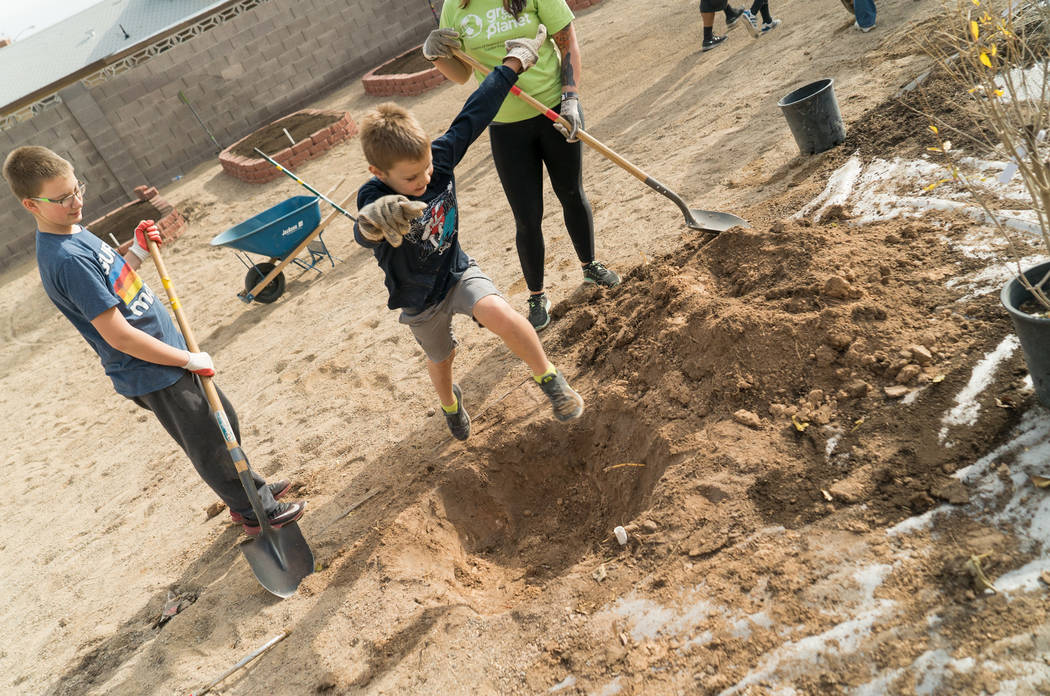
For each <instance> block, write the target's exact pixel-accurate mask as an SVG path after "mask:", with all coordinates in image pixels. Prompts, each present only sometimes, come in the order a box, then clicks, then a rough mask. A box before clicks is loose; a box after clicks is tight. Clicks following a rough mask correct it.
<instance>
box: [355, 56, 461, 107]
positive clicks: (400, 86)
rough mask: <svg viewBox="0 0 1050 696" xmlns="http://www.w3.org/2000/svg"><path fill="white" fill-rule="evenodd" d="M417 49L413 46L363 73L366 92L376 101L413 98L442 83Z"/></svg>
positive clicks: (439, 73)
mask: <svg viewBox="0 0 1050 696" xmlns="http://www.w3.org/2000/svg"><path fill="white" fill-rule="evenodd" d="M420 48H421V47H420V46H414V47H413V48H411V49H409V50H407V51H405V52H404V53H402V54H400V55H398V56H395V57H394V58H391V59H390V60H388V61H386V62H385V63H383V64H382V65H380V66H379V67H377V68H374V69H373V70H370V71H369V72H368V73H366V74H365V76H364V77H362V78H361V84H362V85H363V86H364V88H365V92H366V93H368V94H371V95H372V96H375V97H391V96H395V95H402V96H415V95H418V94H422V93H423V92H426V91H427V90H429V89H433V88H434V87H437V86H438V85H440V84H441V83H442V82H444V81H445V76H444V75H442V74H441V72H440V71H439V70H438V69H437V68H435V67H434V64H433V63H431V62H430V61H429V60H427V59H426V58H424V57H423V54H422V53H421V52H420Z"/></svg>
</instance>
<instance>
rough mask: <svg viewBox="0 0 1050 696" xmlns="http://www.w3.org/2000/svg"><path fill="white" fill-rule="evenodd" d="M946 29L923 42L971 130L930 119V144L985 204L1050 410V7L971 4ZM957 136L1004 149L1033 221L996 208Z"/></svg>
mask: <svg viewBox="0 0 1050 696" xmlns="http://www.w3.org/2000/svg"><path fill="white" fill-rule="evenodd" d="M944 26H945V28H944V29H942V30H940V31H937V32H933V33H931V34H929V35H927V36H926V37H925V39H924V41H923V48H924V49H925V50H926V52H927V54H928V55H930V56H931V57H933V58H934V61H935V63H936V69H937V70H939V71H941V72H942V73H943V74H945V75H947V76H948V77H949V78H950V80H951V82H952V83H953V84H955V85H956V86H958V87H959V88H960V89H959V92H960V93H961V94H963V95H965V98H964V99H962V100H961V101H962V103H961V104H960V105H959V106H960V107H961V108H962V111H963V113H964V115H965V120H966V121H967V122H968V126H969V127H959V126H958V125H953V124H949V123H946V122H944V121H943V120H938V119H937V118H934V119H933V120H934V123H932V124H931V125H930V131H931V132H932V133H933V134H935V135H936V137H937V143H936V145H935V146H934V147H931V148H929V149H930V150H932V151H934V152H938V153H941V154H942V155H943V156H944V157H945V158H947V160H948V162H949V166H950V169H951V174H952V178H953V180H954V181H955V182H957V183H959V184H960V185H961V186H962V187H963V188H964V189H965V190H966V191H967V192H968V193H969V194H970V195H971V196H972V197H973V199H974V200H975V201H976V202H977V203H978V205H980V206H981V208H982V209H983V210H984V213H985V218H986V220H988V221H989V222H991V223H992V224H993V225H994V226H995V229H996V230H997V232H998V233H999V235H1000V237H1001V239H1002V242H1003V246H1002V248H1003V250H1004V253H1005V254H1006V258H1007V262H1008V264H1009V266H1010V268H1011V269H1012V272H1013V273H1012V278H1011V279H1010V280H1009V282H1007V284H1006V286H1005V287H1004V288H1003V289H1002V292H1001V294H1000V299H1001V300H1002V303H1003V306H1004V307H1005V308H1006V311H1007V312H1008V313H1009V315H1010V318H1011V320H1012V321H1013V325H1014V330H1015V332H1016V333H1017V336H1018V338H1019V339H1020V342H1021V348H1022V350H1023V352H1024V356H1025V362H1026V363H1027V365H1028V371H1029V373H1030V374H1031V377H1032V382H1033V384H1034V386H1035V392H1036V397H1037V398H1038V399H1039V401H1040V403H1042V404H1043V405H1044V406H1047V407H1050V217H1048V215H1050V84H1048V83H1047V76H1048V74H1050V63H1048V62H1047V50H1046V47H1047V42H1048V41H1050V9H1048V8H1047V7H1046V6H1045V5H1042V4H1038V3H1036V4H1031V5H1012V4H1011V5H1008V6H1006V9H1005V11H1004V10H1003V8H1002V7H1000V6H998V5H996V6H994V7H992V6H989V5H988V4H987V3H986V2H985V0H965V2H961V3H960V4H959V5H958V9H957V11H956V12H953V13H947V18H946V20H945V25H944ZM952 138H955V139H956V143H957V144H961V143H965V144H966V145H976V146H977V147H978V148H982V149H985V150H995V151H998V152H999V153H1002V155H1003V156H1004V157H1005V159H1006V160H1008V161H1009V164H1008V165H1007V167H1006V169H1005V170H1004V171H1003V173H1002V174H1001V175H1000V177H999V181H1000V182H1002V183H1005V182H1007V181H1009V180H1010V179H1011V178H1012V177H1014V176H1020V178H1021V181H1022V182H1023V184H1024V188H1025V190H1026V191H1027V194H1028V197H1029V198H1030V206H1031V210H1032V212H1033V213H1034V218H1035V221H1034V222H1032V223H1028V224H1027V225H1025V224H1017V221H1016V220H1007V219H1005V218H1004V216H1003V215H1002V214H1000V213H999V211H998V210H997V208H996V205H995V201H994V194H993V193H990V192H989V191H988V188H987V187H986V186H983V185H982V182H981V181H980V180H979V175H974V174H968V173H966V172H965V170H964V168H963V167H961V166H960V164H961V158H960V157H959V156H958V149H959V148H958V147H954V146H953V145H952ZM1026 227H1027V229H1025V228H1026ZM1032 230H1036V231H1037V232H1038V234H1037V235H1035V234H1033V233H1032Z"/></svg>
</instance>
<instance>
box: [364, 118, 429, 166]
mask: <svg viewBox="0 0 1050 696" xmlns="http://www.w3.org/2000/svg"><path fill="white" fill-rule="evenodd" d="M360 135H361V149H362V150H364V153H365V159H366V160H368V163H369V164H371V165H372V166H373V167H378V168H379V169H382V170H383V171H389V170H390V168H391V167H393V166H394V165H395V164H397V163H398V162H401V161H403V160H411V161H418V160H421V159H423V158H424V157H426V154H427V152H429V151H430V139H429V138H427V134H426V132H425V131H424V130H423V127H422V126H421V125H419V121H417V120H416V119H415V117H414V116H413V115H412V114H410V113H409V112H408V111H407V110H405V109H403V108H402V107H400V106H398V105H397V104H395V103H394V102H386V103H384V104H380V105H379V106H377V107H376V108H375V110H374V111H371V112H369V113H368V114H366V115H365V117H364V118H363V119H361V134H360Z"/></svg>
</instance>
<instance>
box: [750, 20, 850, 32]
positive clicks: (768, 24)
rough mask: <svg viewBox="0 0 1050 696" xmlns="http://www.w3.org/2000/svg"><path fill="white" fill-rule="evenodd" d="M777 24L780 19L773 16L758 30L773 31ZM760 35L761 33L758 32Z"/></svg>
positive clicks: (778, 24)
mask: <svg viewBox="0 0 1050 696" xmlns="http://www.w3.org/2000/svg"><path fill="white" fill-rule="evenodd" d="M779 26H780V20H779V19H776V18H773V20H772V21H769V22H766V23H765V24H763V25H762V26H761V27H760V28H759V31H760V32H761V33H762V34H765V33H766V32H770V31H773V30H774V29H776V28H777V27H779ZM869 31H870V30H869ZM760 35H761V34H760Z"/></svg>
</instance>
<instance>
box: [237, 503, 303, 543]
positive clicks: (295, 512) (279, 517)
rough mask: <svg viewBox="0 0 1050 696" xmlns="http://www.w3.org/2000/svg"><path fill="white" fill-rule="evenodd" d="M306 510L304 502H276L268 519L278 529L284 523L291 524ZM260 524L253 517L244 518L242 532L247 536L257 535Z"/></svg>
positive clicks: (260, 528)
mask: <svg viewBox="0 0 1050 696" xmlns="http://www.w3.org/2000/svg"><path fill="white" fill-rule="evenodd" d="M304 512H306V503H298V502H296V503H277V507H275V508H274V509H273V512H271V513H270V515H269V517H268V519H269V520H270V526H271V527H275V528H277V529H280V528H281V527H283V526H284V525H286V524H291V523H292V522H295V521H296V520H297V519H299V518H300V517H302V516H303V513H304ZM261 531H262V526H261V525H260V524H259V522H258V521H256V520H255V518H254V517H247V516H245V518H244V533H245V534H247V535H248V536H258V534H259V532H261Z"/></svg>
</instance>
